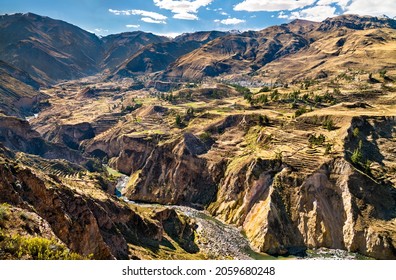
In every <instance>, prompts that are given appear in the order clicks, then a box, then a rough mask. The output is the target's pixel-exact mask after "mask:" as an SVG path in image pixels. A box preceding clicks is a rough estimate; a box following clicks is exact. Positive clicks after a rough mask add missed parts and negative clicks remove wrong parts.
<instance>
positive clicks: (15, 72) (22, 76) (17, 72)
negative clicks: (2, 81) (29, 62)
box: [0, 60, 41, 90]
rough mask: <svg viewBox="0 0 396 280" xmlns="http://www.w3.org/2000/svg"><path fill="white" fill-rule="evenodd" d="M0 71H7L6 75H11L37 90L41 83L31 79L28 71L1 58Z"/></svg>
mask: <svg viewBox="0 0 396 280" xmlns="http://www.w3.org/2000/svg"><path fill="white" fill-rule="evenodd" d="M0 71H2V73H3V72H5V73H7V74H8V75H10V76H12V77H13V78H14V79H17V80H18V81H20V82H23V83H25V84H27V85H28V86H31V87H32V88H33V89H35V90H38V89H39V88H40V86H41V84H40V83H39V82H38V81H36V80H35V79H33V78H32V77H31V76H30V75H29V74H28V73H26V72H25V71H22V70H21V69H18V68H16V67H14V66H12V65H10V64H8V63H6V62H4V61H2V60H0Z"/></svg>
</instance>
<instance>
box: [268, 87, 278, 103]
mask: <svg viewBox="0 0 396 280" xmlns="http://www.w3.org/2000/svg"><path fill="white" fill-rule="evenodd" d="M279 95H280V94H279V91H278V90H277V89H276V90H274V91H273V92H271V93H270V97H271V100H274V101H276V100H278V99H279Z"/></svg>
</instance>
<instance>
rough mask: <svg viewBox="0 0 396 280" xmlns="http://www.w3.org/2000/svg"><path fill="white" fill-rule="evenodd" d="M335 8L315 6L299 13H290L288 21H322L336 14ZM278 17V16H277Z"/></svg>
mask: <svg viewBox="0 0 396 280" xmlns="http://www.w3.org/2000/svg"><path fill="white" fill-rule="evenodd" d="M335 12H336V8H335V7H331V6H315V7H312V8H307V9H304V10H301V11H297V12H292V13H291V15H290V16H289V19H297V18H298V19H305V20H311V21H322V20H325V19H326V18H328V17H334V16H336V15H337V14H336V13H335ZM279 16H280V14H279Z"/></svg>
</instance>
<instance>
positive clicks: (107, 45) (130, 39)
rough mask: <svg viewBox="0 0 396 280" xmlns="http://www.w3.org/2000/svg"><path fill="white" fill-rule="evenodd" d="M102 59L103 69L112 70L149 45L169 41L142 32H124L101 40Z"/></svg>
mask: <svg viewBox="0 0 396 280" xmlns="http://www.w3.org/2000/svg"><path fill="white" fill-rule="evenodd" d="M101 40H102V42H103V47H104V57H103V60H102V62H101V66H102V68H103V69H112V68H114V67H116V66H119V65H120V64H121V63H123V62H124V60H125V59H127V58H129V57H131V56H132V55H133V54H135V53H136V52H137V51H139V50H140V49H142V48H143V47H145V46H147V45H149V44H158V43H164V42H168V41H170V39H169V38H167V37H163V36H157V35H154V34H152V33H145V32H142V31H135V32H126V33H121V34H115V35H109V36H106V37H103V38H102V39H101Z"/></svg>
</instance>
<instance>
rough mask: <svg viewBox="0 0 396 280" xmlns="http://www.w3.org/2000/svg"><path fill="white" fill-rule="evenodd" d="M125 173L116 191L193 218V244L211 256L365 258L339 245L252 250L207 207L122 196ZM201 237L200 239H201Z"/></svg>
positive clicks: (239, 234)
mask: <svg viewBox="0 0 396 280" xmlns="http://www.w3.org/2000/svg"><path fill="white" fill-rule="evenodd" d="M128 181H129V177H128V176H125V175H122V176H121V177H120V178H119V180H118V183H117V185H116V195H117V196H118V197H120V198H122V199H123V200H124V201H126V202H128V203H130V204H134V205H139V206H141V207H150V208H156V207H161V208H163V207H168V208H172V209H175V210H177V211H179V212H180V213H182V214H184V215H186V216H188V217H190V218H192V219H194V221H195V223H196V224H197V229H196V230H197V233H198V234H199V236H200V240H201V241H200V242H199V243H198V244H197V245H198V247H199V248H200V250H202V251H203V252H205V253H206V254H207V255H209V256H211V257H213V259H236V260H276V259H307V260H309V259H319V260H324V259H327V260H345V259H367V258H366V257H364V256H362V255H359V254H354V253H349V252H347V251H344V250H339V249H327V248H319V249H314V250H307V252H306V256H304V257H301V256H298V257H297V256H289V257H274V256H270V255H268V254H264V253H259V252H256V251H254V250H253V249H252V248H251V247H250V244H249V241H248V240H247V239H246V237H245V236H244V235H243V234H242V232H241V231H240V230H239V229H238V228H237V227H235V226H233V225H229V224H225V223H223V222H222V221H221V220H219V219H217V218H215V217H213V216H211V215H210V214H209V213H208V212H207V211H205V210H203V211H201V210H197V209H194V208H191V207H187V206H177V205H155V204H145V203H140V202H139V203H137V202H134V201H130V200H128V199H127V198H126V197H123V196H122V190H123V189H124V188H125V187H126V185H127V183H128ZM202 240H203V241H202Z"/></svg>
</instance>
